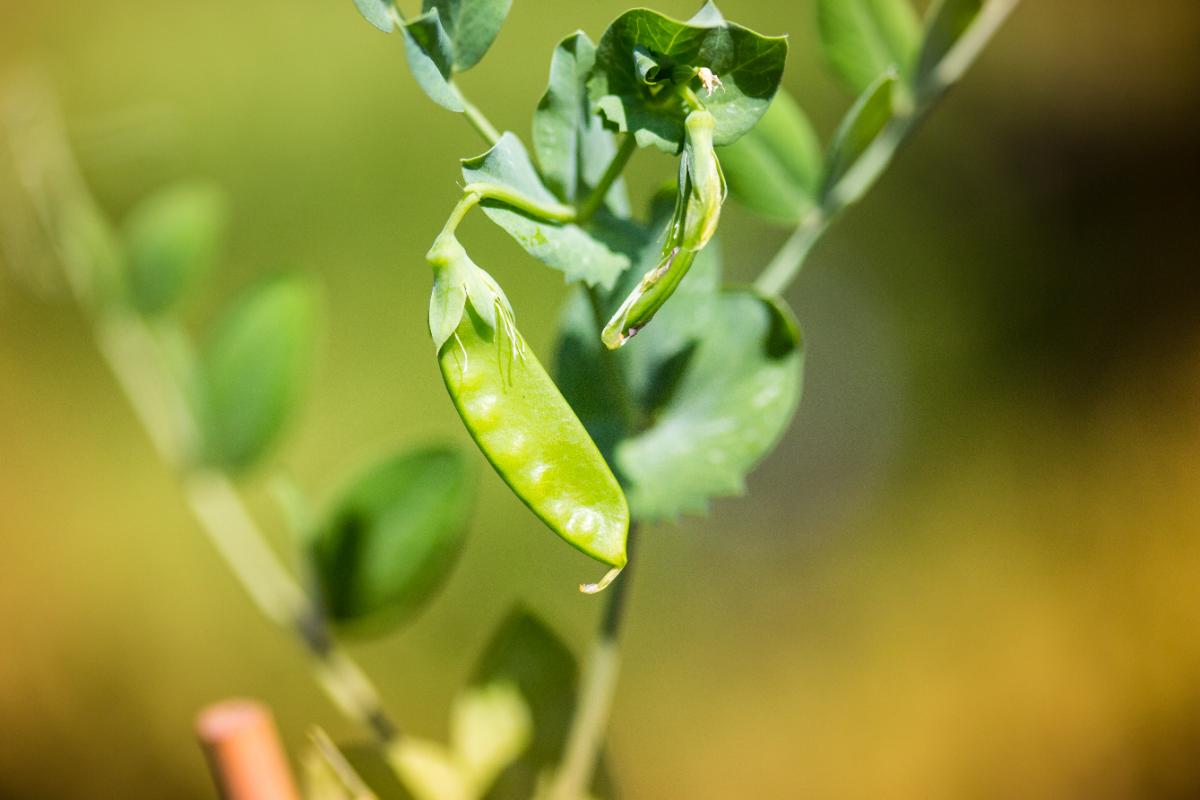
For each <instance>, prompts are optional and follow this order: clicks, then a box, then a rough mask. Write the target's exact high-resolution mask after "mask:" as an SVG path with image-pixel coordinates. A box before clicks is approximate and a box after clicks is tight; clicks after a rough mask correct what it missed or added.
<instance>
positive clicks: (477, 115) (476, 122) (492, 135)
mask: <svg viewBox="0 0 1200 800" xmlns="http://www.w3.org/2000/svg"><path fill="white" fill-rule="evenodd" d="M458 96H459V98H460V99H461V100H462V104H463V113H464V114H465V115H466V118H467V122H468V123H470V125H471V127H472V128H474V129H475V132H476V133H478V134H479V135H480V136H482V137H483V140H484V141H485V142H487V143H488V147H495V146H496V142H499V141H500V131H498V130H496V126H495V125H493V124H492V123H491V122H490V121H489V120H488V118H487V117H486V116H484V113H483V112H482V111H480V110H479V106H477V105H475V104H474V103H472V102H471V101H470V100H468V99H467V98H466V96H464V95H463V93H462V89H459V90H458Z"/></svg>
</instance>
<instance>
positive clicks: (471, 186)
mask: <svg viewBox="0 0 1200 800" xmlns="http://www.w3.org/2000/svg"><path fill="white" fill-rule="evenodd" d="M463 192H465V193H467V194H477V195H479V199H481V200H499V201H500V202H501V203H504V204H505V205H510V206H512V207H513V208H515V209H518V210H520V211H524V212H525V213H527V214H531V215H533V216H535V217H540V218H542V219H545V220H549V221H551V222H574V221H575V209H573V208H571V207H570V206H566V205H563V204H562V203H556V202H549V203H543V202H541V201H540V200H534V199H533V198H532V197H530V196H529V195H526V194H522V193H521V192H518V191H516V190H515V189H510V188H509V187H507V186H501V185H500V184H498V183H484V182H480V183H468V184H467V185H466V186H464V187H463Z"/></svg>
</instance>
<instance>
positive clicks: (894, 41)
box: [817, 0, 921, 94]
mask: <svg viewBox="0 0 1200 800" xmlns="http://www.w3.org/2000/svg"><path fill="white" fill-rule="evenodd" d="M817 30H818V32H819V33H820V36H821V46H822V48H823V49H824V51H825V59H826V60H827V61H828V62H829V64H830V66H831V67H832V68H833V70H834V72H836V73H837V75H838V77H840V78H841V79H842V80H843V81H844V82H845V83H846V85H847V86H848V87H850V90H851V91H853V92H854V93H855V94H859V93H861V92H862V91H863V90H864V89H866V88H867V87H868V86H870V85H871V84H872V83H874V82H875V80H876V79H877V78H878V77H879V76H880V75H882V74H883V73H884V72H885V71H886V70H887V69H888V68H889V67H893V68H895V69H896V71H897V72H898V73H900V74H902V75H904V74H908V72H909V70H910V69H911V67H912V62H913V57H914V56H915V55H916V51H917V45H918V43H919V42H920V38H921V33H920V23H919V22H918V21H917V15H916V12H915V11H914V10H913V7H912V5H911V4H910V3H909V0H818V2H817Z"/></svg>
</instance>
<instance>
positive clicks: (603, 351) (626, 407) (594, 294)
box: [587, 286, 641, 430]
mask: <svg viewBox="0 0 1200 800" xmlns="http://www.w3.org/2000/svg"><path fill="white" fill-rule="evenodd" d="M587 297H588V305H590V306H591V309H592V320H593V321H594V322H595V324H596V330H597V331H600V330H604V325H605V322H606V321H607V320H605V319H604V307H603V303H602V301H601V298H600V290H599V289H597V288H596V287H594V286H588V287H587ZM600 363H601V364H602V365H603V366H604V372H605V377H606V378H607V381H608V385H609V386H610V387H612V391H613V394H614V395H616V399H617V404H618V406H619V407H620V411H621V417H622V421H623V422H624V423H625V427H626V429H627V430H637V429H638V428H639V427H640V426H641V414H640V413H638V410H637V407H636V406H635V405H634V404H633V398H632V397H630V395H629V386H628V385H627V384H626V382H625V376H624V374H623V373H622V372H621V365H620V364H618V363H617V351H615V350H609V349H608V348H607V347H604V346H603V345H601V346H600Z"/></svg>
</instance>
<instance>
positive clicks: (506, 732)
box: [450, 682, 532, 795]
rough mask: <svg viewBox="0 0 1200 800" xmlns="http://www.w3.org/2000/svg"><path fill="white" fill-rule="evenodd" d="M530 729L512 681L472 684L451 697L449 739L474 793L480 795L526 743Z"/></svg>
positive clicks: (522, 702) (526, 714) (526, 715)
mask: <svg viewBox="0 0 1200 800" xmlns="http://www.w3.org/2000/svg"><path fill="white" fill-rule="evenodd" d="M531 732H532V721H531V719H530V716H529V708H528V706H526V705H525V700H524V698H523V697H522V696H521V694H520V692H519V691H518V690H517V688H516V687H515V686H513V685H512V684H509V683H504V682H496V683H491V684H488V685H487V686H481V687H472V688H469V689H466V690H465V691H463V693H462V694H460V695H459V696H458V697H457V698H455V701H454V707H453V708H452V709H451V717H450V737H451V742H452V744H453V746H454V754H455V757H456V758H457V760H458V764H459V767H460V768H461V769H462V771H463V773H464V774H465V775H466V776H467V777H468V779H469V780H470V783H471V785H472V787H473V788H474V789H475V793H476V795H482V793H483V792H484V791H485V790H486V789H487V788H488V787H490V786H491V785H492V783H493V781H495V779H496V776H497V775H499V774H500V773H501V772H502V771H503V770H504V769H505V768H506V767H507V766H508V765H509V764H511V763H513V761H515V760H516V758H517V757H518V756H520V755H521V753H522V752H523V751H524V750H525V748H526V747H528V746H529V740H530V736H531Z"/></svg>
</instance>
